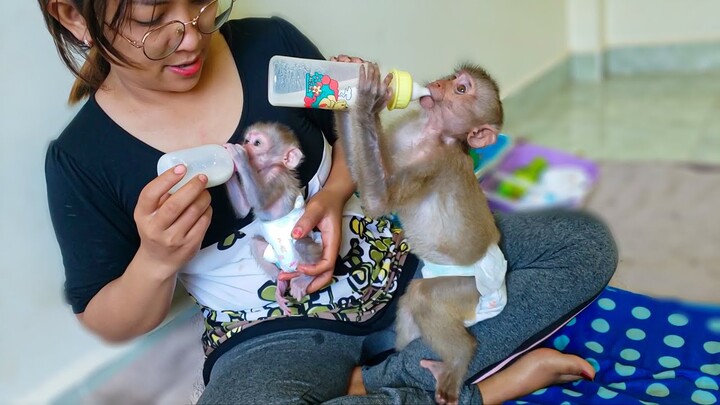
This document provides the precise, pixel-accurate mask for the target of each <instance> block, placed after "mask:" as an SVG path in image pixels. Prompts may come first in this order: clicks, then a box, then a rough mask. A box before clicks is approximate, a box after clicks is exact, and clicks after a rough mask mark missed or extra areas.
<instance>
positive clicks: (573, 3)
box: [567, 0, 605, 53]
mask: <svg viewBox="0 0 720 405" xmlns="http://www.w3.org/2000/svg"><path fill="white" fill-rule="evenodd" d="M604 14H605V6H604V1H603V0H570V1H568V2H567V40H568V48H569V50H570V52H580V53H596V52H600V51H602V50H603V48H604V46H605V30H604V28H605V27H604V24H605V22H604Z"/></svg>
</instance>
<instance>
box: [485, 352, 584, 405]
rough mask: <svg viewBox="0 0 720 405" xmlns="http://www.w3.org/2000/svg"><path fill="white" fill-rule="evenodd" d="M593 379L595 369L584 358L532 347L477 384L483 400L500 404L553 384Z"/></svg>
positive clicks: (487, 402)
mask: <svg viewBox="0 0 720 405" xmlns="http://www.w3.org/2000/svg"><path fill="white" fill-rule="evenodd" d="M581 378H584V379H586V380H591V381H592V380H593V379H594V378H595V369H594V368H593V366H592V365H590V363H588V362H587V361H585V359H583V358H580V357H578V356H575V355H572V354H564V353H560V352H559V351H557V350H555V349H550V348H540V349H535V350H533V351H531V352H529V353H527V354H525V355H524V356H522V357H520V358H519V359H518V360H517V361H516V362H514V363H512V364H511V365H509V366H508V367H507V368H505V369H503V370H501V371H499V372H498V373H496V374H494V375H492V376H491V377H489V378H488V379H486V380H483V381H482V382H480V383H479V384H478V388H479V389H480V392H481V393H482V396H483V402H484V403H485V404H488V405H490V404H501V403H503V402H505V401H509V400H512V399H515V398H519V397H521V396H523V395H528V394H531V393H533V392H535V391H537V390H539V389H541V388H545V387H548V386H550V385H554V384H562V383H567V382H572V381H577V380H579V379H581Z"/></svg>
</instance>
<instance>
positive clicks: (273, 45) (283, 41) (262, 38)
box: [223, 17, 322, 58]
mask: <svg viewBox="0 0 720 405" xmlns="http://www.w3.org/2000/svg"><path fill="white" fill-rule="evenodd" d="M223 32H224V34H225V36H226V38H227V40H228V42H229V43H230V45H231V48H233V49H235V50H241V51H243V52H245V53H249V54H253V53H260V54H283V55H290V56H300V57H314V58H322V55H321V54H320V52H319V50H318V49H317V47H316V46H315V45H314V44H313V43H312V42H311V41H310V40H309V39H308V38H307V37H306V36H305V35H304V34H303V33H302V32H301V31H300V30H299V29H298V28H296V27H295V26H294V25H293V24H291V23H290V22H289V21H287V20H285V19H283V18H281V17H265V18H260V17H248V18H242V19H238V20H230V21H228V22H227V24H226V27H224V31H223Z"/></svg>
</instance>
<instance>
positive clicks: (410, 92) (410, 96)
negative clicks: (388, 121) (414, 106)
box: [387, 69, 430, 110]
mask: <svg viewBox="0 0 720 405" xmlns="http://www.w3.org/2000/svg"><path fill="white" fill-rule="evenodd" d="M392 75H393V78H392V82H390V86H392V98H391V99H390V102H388V106H387V108H388V110H394V109H396V108H405V107H407V106H408V104H410V101H411V100H417V99H419V98H420V97H422V96H429V95H430V90H428V88H427V87H423V86H421V85H419V84H417V83H415V82H413V80H412V76H410V73H408V72H405V71H402V70H397V69H393V70H392Z"/></svg>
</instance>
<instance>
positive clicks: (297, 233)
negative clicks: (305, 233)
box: [292, 228, 302, 238]
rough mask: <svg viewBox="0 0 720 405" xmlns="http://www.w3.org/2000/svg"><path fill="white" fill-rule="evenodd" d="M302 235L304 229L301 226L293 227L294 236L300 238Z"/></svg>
mask: <svg viewBox="0 0 720 405" xmlns="http://www.w3.org/2000/svg"><path fill="white" fill-rule="evenodd" d="M300 235H302V230H301V229H300V228H295V229H293V231H292V236H294V237H296V238H298V237H300Z"/></svg>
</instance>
